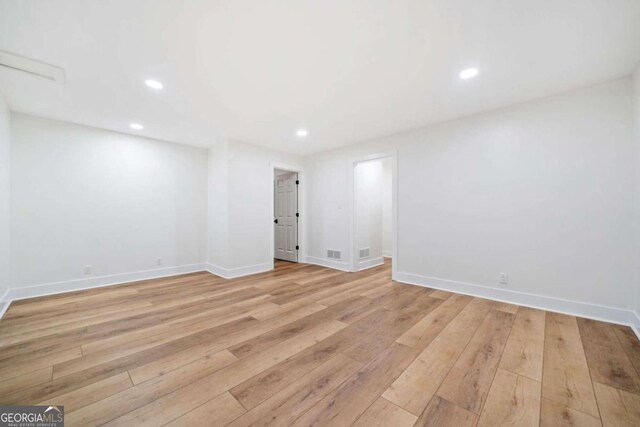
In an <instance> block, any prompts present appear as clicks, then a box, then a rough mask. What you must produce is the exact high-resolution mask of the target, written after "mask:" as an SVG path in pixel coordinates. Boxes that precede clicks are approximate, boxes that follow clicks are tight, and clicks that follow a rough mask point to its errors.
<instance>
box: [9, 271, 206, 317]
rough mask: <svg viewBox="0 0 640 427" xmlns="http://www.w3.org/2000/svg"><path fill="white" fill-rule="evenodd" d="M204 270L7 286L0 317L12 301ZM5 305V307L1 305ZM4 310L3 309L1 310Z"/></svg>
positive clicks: (126, 274)
mask: <svg viewBox="0 0 640 427" xmlns="http://www.w3.org/2000/svg"><path fill="white" fill-rule="evenodd" d="M198 271H205V265H204V264H191V265H181V266H176V267H165V268H158V269H153V270H145V271H136V272H133V273H122V274H112V275H108V276H98V277H90V278H86V279H76V280H68V281H64V282H53V283H44V284H41V285H32V286H25V287H21V288H9V289H8V290H7V292H6V294H5V296H4V297H3V299H2V300H1V301H0V318H1V317H2V314H4V311H6V309H7V308H8V306H9V304H10V303H11V302H12V301H16V300H20V299H26V298H34V297H41V296H45V295H54V294H60V293H64V292H72V291H80V290H83V289H92V288H100V287H103V286H112V285H119V284H122V283H127V282H135V281H138V280H147V279H156V278H160V277H166V276H175V275H177V274H186V273H195V272H198ZM2 305H6V307H2ZM2 310H4V311H2Z"/></svg>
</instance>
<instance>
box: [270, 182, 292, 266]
mask: <svg viewBox="0 0 640 427" xmlns="http://www.w3.org/2000/svg"><path fill="white" fill-rule="evenodd" d="M297 179H298V174H297V173H295V172H292V173H290V174H286V175H280V176H277V177H276V178H275V198H274V199H275V203H274V208H275V213H274V216H275V219H274V221H273V222H274V233H275V238H274V242H275V257H276V258H277V259H282V260H285V261H292V262H298V250H297V249H296V246H297V245H298V217H297V215H296V214H297V213H298V186H297V184H296V181H297Z"/></svg>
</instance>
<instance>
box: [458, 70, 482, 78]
mask: <svg viewBox="0 0 640 427" xmlns="http://www.w3.org/2000/svg"><path fill="white" fill-rule="evenodd" d="M477 74H478V69H477V68H467V69H466V70H462V71H461V72H460V78H461V79H465V80H466V79H470V78H471V77H475V76H476V75H477Z"/></svg>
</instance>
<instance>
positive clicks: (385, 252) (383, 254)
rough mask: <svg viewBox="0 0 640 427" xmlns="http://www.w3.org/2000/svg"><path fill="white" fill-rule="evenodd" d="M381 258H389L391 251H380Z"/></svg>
mask: <svg viewBox="0 0 640 427" xmlns="http://www.w3.org/2000/svg"><path fill="white" fill-rule="evenodd" d="M382 256H383V257H384V258H391V251H390V250H389V251H382Z"/></svg>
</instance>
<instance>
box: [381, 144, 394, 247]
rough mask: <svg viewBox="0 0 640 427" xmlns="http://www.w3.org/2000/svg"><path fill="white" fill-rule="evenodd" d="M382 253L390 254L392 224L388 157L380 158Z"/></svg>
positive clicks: (389, 159)
mask: <svg viewBox="0 0 640 427" xmlns="http://www.w3.org/2000/svg"><path fill="white" fill-rule="evenodd" d="M382 175H383V176H382V255H384V256H386V257H390V256H391V240H392V225H393V190H392V185H393V165H392V162H391V158H390V157H385V158H384V159H382Z"/></svg>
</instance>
